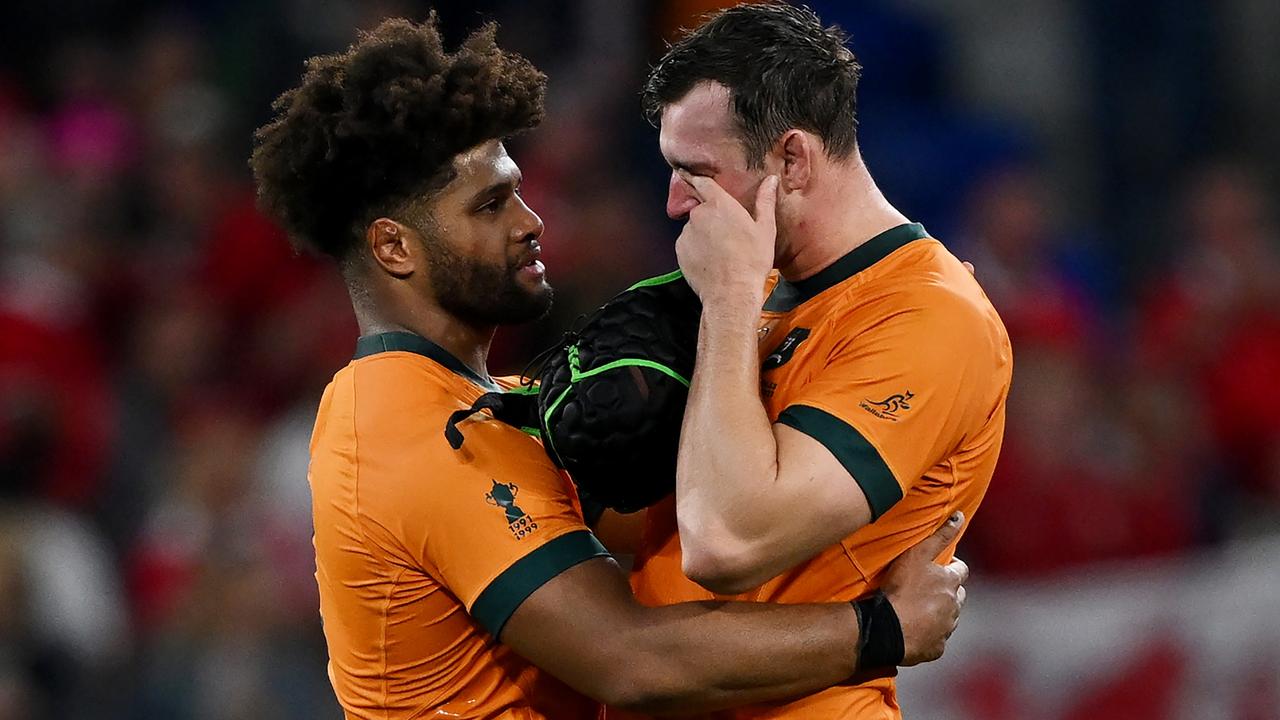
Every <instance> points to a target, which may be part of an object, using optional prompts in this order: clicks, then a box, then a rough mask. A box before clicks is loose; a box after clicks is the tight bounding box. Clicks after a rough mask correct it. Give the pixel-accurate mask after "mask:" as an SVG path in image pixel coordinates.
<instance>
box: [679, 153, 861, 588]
mask: <svg viewBox="0 0 1280 720" xmlns="http://www.w3.org/2000/svg"><path fill="white" fill-rule="evenodd" d="M681 177H683V178H684V179H685V181H686V182H688V183H689V184H690V185H691V186H692V187H693V188H694V190H695V191H696V192H697V195H698V198H699V200H700V203H699V204H698V205H697V206H696V207H694V208H693V209H692V210H691V211H690V213H689V220H688V222H687V223H686V224H685V227H684V230H683V231H682V232H681V234H680V237H679V239H678V240H677V241H676V255H677V257H678V258H679V261H680V267H681V269H682V270H683V271H684V275H685V278H686V279H687V280H688V281H689V283H690V285H691V286H692V287H693V288H694V290H695V291H696V292H697V293H698V295H699V297H700V298H701V299H702V306H703V309H702V322H701V326H700V330H699V337H698V362H697V366H696V368H695V370H694V375H693V379H692V384H691V386H690V389H689V400H688V404H687V406H686V408H685V416H684V424H683V427H682V430H681V434H680V454H679V460H678V463H677V471H676V508H677V520H678V524H679V530H680V543H681V549H682V554H683V562H684V568H683V569H684V572H685V574H686V575H687V576H688V577H689V578H690V579H692V580H694V581H695V582H697V583H699V584H701V585H703V586H704V587H706V588H707V589H709V590H712V591H714V592H719V593H739V592H743V591H746V590H749V589H751V588H753V587H756V586H758V585H760V584H761V583H763V582H764V581H766V580H768V579H769V578H771V577H773V576H775V575H777V574H778V573H779V572H781V571H783V570H785V569H787V568H789V567H792V566H794V565H795V564H797V563H799V562H801V561H803V560H805V559H807V558H809V557H812V556H813V555H814V554H816V553H817V552H819V551H821V550H822V549H823V548H825V547H827V546H829V545H831V544H832V543H834V542H837V541H838V540H839V539H840V538H843V537H845V536H846V535H848V534H850V533H852V532H854V531H856V530H857V529H858V528H860V527H862V526H863V525H865V524H867V523H868V522H870V520H871V509H870V506H869V504H868V503H867V499H866V497H865V496H864V495H863V494H862V493H860V492H850V478H849V474H848V472H847V471H846V470H845V469H844V467H843V466H842V465H840V463H839V461H837V460H836V458H835V457H834V456H833V455H832V454H831V453H830V451H828V450H827V449H826V447H824V446H823V445H822V444H821V443H819V442H818V441H817V440H814V439H812V438H810V437H809V436H807V435H805V434H804V433H801V432H799V431H797V430H794V429H792V428H790V427H787V426H785V425H773V424H771V423H770V422H769V418H768V416H767V415H766V413H765V409H764V405H763V404H762V403H761V400H760V395H759V392H760V391H759V377H760V361H759V356H758V354H757V347H756V346H757V339H756V324H757V322H758V319H759V314H760V307H761V306H762V305H763V304H764V291H763V287H764V280H765V277H766V276H767V275H768V273H769V271H770V269H772V267H773V251H774V240H775V238H776V235H777V229H776V225H775V221H774V208H775V205H776V202H777V194H778V178H777V177H776V176H770V177H768V178H765V180H763V181H762V182H761V183H760V187H759V188H758V190H757V193H756V203H755V216H754V217H753V216H752V215H751V214H750V213H748V212H747V210H746V209H745V208H744V207H743V206H742V205H741V204H739V203H738V202H737V201H736V200H734V199H733V197H731V196H730V195H729V194H728V193H727V192H725V191H724V189H723V188H721V187H720V186H719V185H717V184H716V183H715V181H714V180H711V179H710V178H706V177H700V176H694V175H689V174H688V173H684V172H681Z"/></svg>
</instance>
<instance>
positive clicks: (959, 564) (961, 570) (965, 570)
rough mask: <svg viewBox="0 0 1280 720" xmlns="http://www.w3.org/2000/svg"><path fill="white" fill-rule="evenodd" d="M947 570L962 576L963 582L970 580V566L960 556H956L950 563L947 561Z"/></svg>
mask: <svg viewBox="0 0 1280 720" xmlns="http://www.w3.org/2000/svg"><path fill="white" fill-rule="evenodd" d="M947 570H949V571H951V572H952V573H954V574H955V575H956V576H957V577H958V578H960V582H961V583H964V582H967V581H968V580H969V566H968V564H966V563H965V561H963V560H961V559H960V558H954V559H952V561H951V562H950V563H947Z"/></svg>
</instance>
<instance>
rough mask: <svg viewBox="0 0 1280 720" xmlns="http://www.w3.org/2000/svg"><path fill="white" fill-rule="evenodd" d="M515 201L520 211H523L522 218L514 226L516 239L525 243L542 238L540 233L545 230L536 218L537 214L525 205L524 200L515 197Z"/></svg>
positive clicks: (538, 218)
mask: <svg viewBox="0 0 1280 720" xmlns="http://www.w3.org/2000/svg"><path fill="white" fill-rule="evenodd" d="M515 200H516V202H518V203H520V209H521V210H522V211H523V217H521V219H520V222H519V223H517V224H516V226H515V229H516V234H517V235H516V236H517V238H518V239H519V240H520V241H525V240H537V239H538V238H540V237H542V231H543V230H545V229H546V226H544V225H543V224H542V218H540V217H538V213H536V212H534V211H533V208H531V207H529V206H528V205H526V204H525V202H524V198H522V197H520V196H519V195H517V196H516V197H515Z"/></svg>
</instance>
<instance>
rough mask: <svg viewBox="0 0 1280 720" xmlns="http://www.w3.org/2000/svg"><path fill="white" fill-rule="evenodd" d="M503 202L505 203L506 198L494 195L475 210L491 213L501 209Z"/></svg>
mask: <svg viewBox="0 0 1280 720" xmlns="http://www.w3.org/2000/svg"><path fill="white" fill-rule="evenodd" d="M504 203H506V198H501V197H496V198H493V199H491V200H489V201H487V202H486V203H485V204H483V205H481V206H480V207H478V208H476V212H479V213H487V214H489V215H492V214H494V213H496V212H498V211H499V210H501V209H502V206H503V204H504Z"/></svg>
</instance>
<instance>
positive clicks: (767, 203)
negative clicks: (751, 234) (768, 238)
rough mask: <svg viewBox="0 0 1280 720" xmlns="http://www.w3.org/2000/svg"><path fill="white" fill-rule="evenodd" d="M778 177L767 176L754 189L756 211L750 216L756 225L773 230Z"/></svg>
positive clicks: (776, 204) (776, 205)
mask: <svg viewBox="0 0 1280 720" xmlns="http://www.w3.org/2000/svg"><path fill="white" fill-rule="evenodd" d="M778 182H779V180H778V176H777V175H769V176H766V177H765V179H764V180H761V181H760V187H758V188H756V211H755V213H753V214H752V216H753V217H754V218H755V219H756V224H757V225H761V226H765V227H768V228H770V229H773V228H774V227H776V222H775V220H774V212H775V211H776V209H777V207H778Z"/></svg>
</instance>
